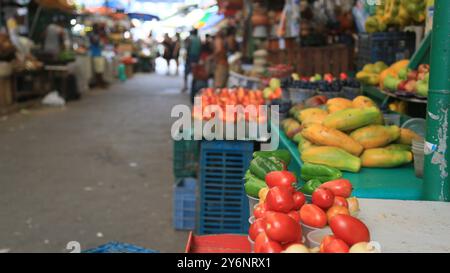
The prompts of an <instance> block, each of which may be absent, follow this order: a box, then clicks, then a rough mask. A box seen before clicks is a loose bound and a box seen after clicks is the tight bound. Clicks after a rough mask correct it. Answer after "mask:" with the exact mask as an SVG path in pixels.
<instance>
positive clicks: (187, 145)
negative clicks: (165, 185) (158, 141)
mask: <svg viewBox="0 0 450 273" xmlns="http://www.w3.org/2000/svg"><path fill="white" fill-rule="evenodd" d="M180 134H181V133H180ZM188 134H190V135H191V137H192V136H193V132H188ZM199 144H200V143H199V141H196V140H183V139H182V140H178V141H177V140H174V141H173V174H174V176H175V178H176V179H178V178H186V177H196V176H197V170H198V159H199Z"/></svg>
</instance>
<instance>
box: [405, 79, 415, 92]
mask: <svg viewBox="0 0 450 273" xmlns="http://www.w3.org/2000/svg"><path fill="white" fill-rule="evenodd" d="M405 91H407V92H413V93H414V92H417V81H415V80H411V81H408V83H406V85H405Z"/></svg>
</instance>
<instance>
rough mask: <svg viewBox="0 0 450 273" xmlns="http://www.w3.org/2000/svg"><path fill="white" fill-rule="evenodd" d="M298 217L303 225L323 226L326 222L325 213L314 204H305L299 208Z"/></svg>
mask: <svg viewBox="0 0 450 273" xmlns="http://www.w3.org/2000/svg"><path fill="white" fill-rule="evenodd" d="M300 219H301V220H302V222H303V223H304V224H305V225H308V226H311V227H316V228H323V227H324V226H326V224H327V215H326V214H325V212H324V211H323V210H322V209H321V208H319V207H318V206H316V205H314V204H305V205H303V207H302V208H301V209H300Z"/></svg>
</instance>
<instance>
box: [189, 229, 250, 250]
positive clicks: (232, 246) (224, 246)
mask: <svg viewBox="0 0 450 273" xmlns="http://www.w3.org/2000/svg"><path fill="white" fill-rule="evenodd" d="M251 252H252V250H251V246H250V242H249V241H248V236H246V235H238V234H220V235H202V236H196V235H194V234H193V233H192V232H191V233H189V239H188V242H187V244H186V250H185V253H251Z"/></svg>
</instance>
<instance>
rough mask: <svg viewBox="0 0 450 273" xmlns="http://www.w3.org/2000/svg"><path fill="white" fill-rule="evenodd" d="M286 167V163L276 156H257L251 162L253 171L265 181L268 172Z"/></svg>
mask: <svg viewBox="0 0 450 273" xmlns="http://www.w3.org/2000/svg"><path fill="white" fill-rule="evenodd" d="M284 169H286V166H285V163H284V162H283V161H281V160H279V159H277V158H274V157H268V158H265V157H256V158H254V159H253V160H252V161H251V162H250V171H251V173H252V174H254V175H255V176H256V177H258V178H259V179H261V180H264V181H265V178H266V174H268V173H270V172H273V171H282V170H284Z"/></svg>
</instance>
